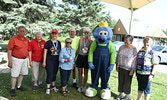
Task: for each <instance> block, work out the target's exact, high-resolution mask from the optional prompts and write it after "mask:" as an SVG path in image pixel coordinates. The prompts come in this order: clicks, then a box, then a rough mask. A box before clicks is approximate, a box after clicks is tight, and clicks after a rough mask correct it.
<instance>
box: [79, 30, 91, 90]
mask: <svg viewBox="0 0 167 100" xmlns="http://www.w3.org/2000/svg"><path fill="white" fill-rule="evenodd" d="M89 34H90V28H89V27H86V28H85V29H84V31H83V35H84V37H83V38H81V39H80V40H79V46H78V50H77V54H76V55H78V57H77V61H76V67H78V72H79V75H78V77H79V88H78V92H80V93H81V92H83V93H85V91H86V83H87V79H88V68H89V67H88V51H89V48H90V45H91V43H92V40H91V39H89ZM83 69H84V83H83V86H82V73H83Z"/></svg>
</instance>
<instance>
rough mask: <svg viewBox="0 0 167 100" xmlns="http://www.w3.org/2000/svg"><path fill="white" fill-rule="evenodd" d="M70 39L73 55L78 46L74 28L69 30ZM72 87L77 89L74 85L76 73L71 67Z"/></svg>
mask: <svg viewBox="0 0 167 100" xmlns="http://www.w3.org/2000/svg"><path fill="white" fill-rule="evenodd" d="M70 38H71V39H72V44H71V46H72V48H73V49H74V51H75V53H76V51H77V48H78V44H79V37H77V36H76V30H75V29H74V28H71V29H70ZM73 87H75V88H78V86H77V84H76V71H75V66H74V65H73Z"/></svg>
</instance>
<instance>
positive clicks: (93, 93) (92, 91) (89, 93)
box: [85, 87, 97, 97]
mask: <svg viewBox="0 0 167 100" xmlns="http://www.w3.org/2000/svg"><path fill="white" fill-rule="evenodd" d="M96 94H97V90H96V89H94V88H91V87H89V88H88V89H87V90H86V92H85V95H86V96H87V97H94V96H96Z"/></svg>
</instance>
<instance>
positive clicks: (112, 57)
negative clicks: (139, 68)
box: [88, 40, 115, 64]
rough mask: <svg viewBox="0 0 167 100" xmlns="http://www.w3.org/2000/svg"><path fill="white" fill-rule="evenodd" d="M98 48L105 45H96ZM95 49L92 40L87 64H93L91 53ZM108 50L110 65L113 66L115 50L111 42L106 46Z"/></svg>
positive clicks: (94, 42)
mask: <svg viewBox="0 0 167 100" xmlns="http://www.w3.org/2000/svg"><path fill="white" fill-rule="evenodd" d="M97 45H100V46H106V45H107V44H97ZM95 49H96V40H94V41H93V42H92V44H91V46H90V49H89V54H88V62H93V52H94V51H95ZM108 49H109V52H110V64H115V49H114V46H113V44H112V43H111V41H110V42H109V44H108Z"/></svg>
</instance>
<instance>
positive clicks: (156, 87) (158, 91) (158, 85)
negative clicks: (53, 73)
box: [0, 69, 167, 100]
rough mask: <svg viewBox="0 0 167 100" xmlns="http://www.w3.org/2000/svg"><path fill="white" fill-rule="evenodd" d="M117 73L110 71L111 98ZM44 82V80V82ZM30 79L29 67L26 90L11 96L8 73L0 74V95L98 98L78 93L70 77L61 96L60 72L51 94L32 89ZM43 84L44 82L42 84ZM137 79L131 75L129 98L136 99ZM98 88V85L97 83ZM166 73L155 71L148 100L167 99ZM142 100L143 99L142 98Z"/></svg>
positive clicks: (35, 99) (31, 99) (42, 99)
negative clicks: (54, 89) (67, 91)
mask: <svg viewBox="0 0 167 100" xmlns="http://www.w3.org/2000/svg"><path fill="white" fill-rule="evenodd" d="M117 79H118V74H117V72H116V71H115V70H114V71H112V72H111V76H110V81H109V86H110V87H111V93H112V97H111V100H115V99H116V96H117V94H118V92H117V90H118V89H117V88H118V80H117ZM90 82H91V79H90V71H89V78H88V84H87V85H88V86H89V85H90ZM44 83H45V82H44ZM99 83H100V82H99ZM32 85H33V83H32V81H31V69H29V75H27V76H25V77H24V79H23V86H25V87H26V88H28V91H25V92H21V91H16V93H17V96H16V97H11V96H10V93H9V91H10V87H11V86H10V74H0V96H3V97H6V98H8V99H9V100H99V99H100V95H99V94H98V95H97V96H96V97H94V98H88V97H86V96H84V94H80V93H78V92H77V91H76V89H75V88H73V87H72V77H70V81H69V85H68V86H69V87H68V89H69V90H70V91H71V92H70V93H69V94H68V96H67V97H63V96H62V93H61V88H60V74H59V73H58V74H57V81H56V86H57V87H58V88H59V89H60V91H59V92H58V93H54V92H53V91H51V95H45V90H41V89H38V90H37V91H32ZM44 86H45V84H44ZM137 88H138V86H137V79H136V77H133V82H132V92H131V95H130V97H131V100H136V99H137ZM99 90H100V85H99ZM166 96H167V74H163V73H159V72H157V73H156V76H155V78H154V79H153V82H152V87H151V97H150V100H167V99H166ZM142 100H144V99H142Z"/></svg>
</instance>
